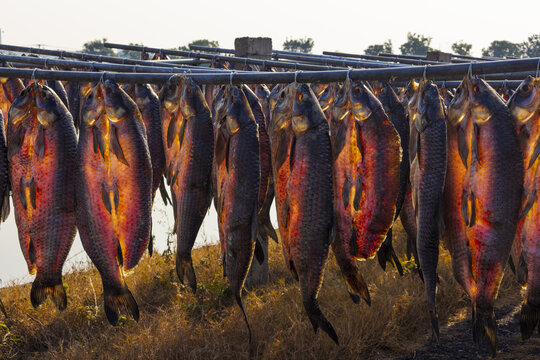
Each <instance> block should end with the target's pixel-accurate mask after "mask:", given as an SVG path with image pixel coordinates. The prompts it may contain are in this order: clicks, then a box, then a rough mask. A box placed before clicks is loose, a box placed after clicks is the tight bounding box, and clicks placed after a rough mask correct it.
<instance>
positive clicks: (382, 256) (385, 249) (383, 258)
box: [377, 228, 403, 276]
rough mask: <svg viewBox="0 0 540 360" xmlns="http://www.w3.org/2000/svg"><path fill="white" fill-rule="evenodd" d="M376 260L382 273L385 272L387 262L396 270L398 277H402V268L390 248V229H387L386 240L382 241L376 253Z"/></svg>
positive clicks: (392, 249) (391, 247) (392, 248)
mask: <svg viewBox="0 0 540 360" xmlns="http://www.w3.org/2000/svg"><path fill="white" fill-rule="evenodd" d="M377 260H378V261H379V265H380V266H381V268H382V269H383V270H384V271H386V263H387V262H389V263H390V264H392V265H393V266H394V267H395V268H396V270H397V271H398V273H399V275H400V276H403V267H402V266H401V262H400V261H399V258H398V257H397V255H396V252H395V251H394V247H393V246H392V228H390V229H388V232H387V233H386V239H384V241H383V243H382V244H381V247H380V248H379V251H377Z"/></svg>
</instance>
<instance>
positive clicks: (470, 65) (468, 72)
mask: <svg viewBox="0 0 540 360" xmlns="http://www.w3.org/2000/svg"><path fill="white" fill-rule="evenodd" d="M472 64H473V63H472V62H471V63H470V64H469V70H468V71H467V75H468V76H469V77H470V78H472Z"/></svg>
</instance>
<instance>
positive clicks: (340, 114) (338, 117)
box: [330, 79, 352, 122]
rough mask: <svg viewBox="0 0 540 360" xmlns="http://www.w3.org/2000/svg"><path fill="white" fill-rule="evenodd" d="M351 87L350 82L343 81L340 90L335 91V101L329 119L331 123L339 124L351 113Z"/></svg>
mask: <svg viewBox="0 0 540 360" xmlns="http://www.w3.org/2000/svg"><path fill="white" fill-rule="evenodd" d="M351 86H352V82H351V81H350V80H348V79H347V80H345V82H344V83H343V85H342V86H341V88H339V90H337V91H336V95H335V97H336V100H335V101H334V105H333V107H332V116H331V117H330V119H331V121H332V122H341V121H342V120H343V119H345V118H346V117H347V115H349V114H350V112H351V92H350V90H351Z"/></svg>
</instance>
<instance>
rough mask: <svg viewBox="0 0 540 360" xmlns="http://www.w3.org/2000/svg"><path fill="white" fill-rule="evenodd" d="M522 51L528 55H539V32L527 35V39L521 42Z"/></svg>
mask: <svg viewBox="0 0 540 360" xmlns="http://www.w3.org/2000/svg"><path fill="white" fill-rule="evenodd" d="M523 52H524V53H525V55H527V56H529V57H538V56H540V34H534V35H531V36H529V38H528V39H527V41H525V42H524V43H523Z"/></svg>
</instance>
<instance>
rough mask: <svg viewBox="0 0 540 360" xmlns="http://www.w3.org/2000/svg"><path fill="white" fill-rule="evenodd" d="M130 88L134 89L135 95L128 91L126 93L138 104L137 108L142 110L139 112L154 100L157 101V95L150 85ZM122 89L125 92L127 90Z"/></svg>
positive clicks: (136, 85)
mask: <svg viewBox="0 0 540 360" xmlns="http://www.w3.org/2000/svg"><path fill="white" fill-rule="evenodd" d="M130 86H132V87H133V95H131V94H130V93H129V92H128V91H126V93H127V94H128V95H129V96H131V98H132V99H133V100H134V101H135V103H137V106H139V108H140V109H139V110H141V111H142V108H143V107H145V106H146V105H147V104H149V103H150V102H151V101H152V98H154V99H155V96H156V93H155V92H154V89H153V88H152V86H150V85H149V84H135V85H133V84H131V85H130ZM122 89H123V90H124V91H125V88H122Z"/></svg>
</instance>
